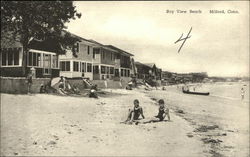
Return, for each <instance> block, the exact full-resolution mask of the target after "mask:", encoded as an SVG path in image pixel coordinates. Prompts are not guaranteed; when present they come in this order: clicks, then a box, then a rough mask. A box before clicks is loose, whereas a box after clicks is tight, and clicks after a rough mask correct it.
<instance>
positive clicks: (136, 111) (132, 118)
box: [125, 99, 145, 124]
mask: <svg viewBox="0 0 250 157" xmlns="http://www.w3.org/2000/svg"><path fill="white" fill-rule="evenodd" d="M140 116H142V118H143V119H144V118H145V117H144V115H143V110H142V107H141V106H139V100H137V99H135V100H134V108H133V109H129V114H128V118H127V120H126V121H125V123H129V124H132V123H133V122H138V120H139V117H140Z"/></svg>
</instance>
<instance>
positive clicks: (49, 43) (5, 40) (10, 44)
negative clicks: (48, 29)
mask: <svg viewBox="0 0 250 157" xmlns="http://www.w3.org/2000/svg"><path fill="white" fill-rule="evenodd" d="M11 36H13V34H12V33H11V32H8V33H6V34H4V35H2V36H1V48H20V47H23V45H22V43H21V42H20V41H19V40H20V38H19V37H18V36H17V37H16V39H14V38H11ZM28 48H29V49H35V50H42V51H49V52H56V53H61V52H58V50H60V49H61V45H60V44H59V43H56V42H55V41H54V40H45V41H39V40H36V39H33V40H32V41H31V42H30V43H29V45H28Z"/></svg>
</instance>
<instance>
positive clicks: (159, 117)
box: [143, 99, 170, 124]
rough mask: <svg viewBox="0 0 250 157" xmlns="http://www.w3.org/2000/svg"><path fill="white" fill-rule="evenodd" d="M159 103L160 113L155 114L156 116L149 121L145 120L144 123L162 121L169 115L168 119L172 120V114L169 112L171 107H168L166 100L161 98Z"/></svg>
mask: <svg viewBox="0 0 250 157" xmlns="http://www.w3.org/2000/svg"><path fill="white" fill-rule="evenodd" d="M158 103H159V111H158V115H157V116H155V117H154V118H152V119H151V120H149V121H144V122H143V123H144V124H145V123H152V122H160V121H163V120H164V119H165V117H166V116H167V117H168V121H170V114H169V109H168V108H167V107H166V105H165V102H164V100H163V99H160V100H159V101H158Z"/></svg>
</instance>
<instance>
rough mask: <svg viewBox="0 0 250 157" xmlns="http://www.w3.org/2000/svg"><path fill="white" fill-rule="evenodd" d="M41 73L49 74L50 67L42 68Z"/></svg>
mask: <svg viewBox="0 0 250 157" xmlns="http://www.w3.org/2000/svg"><path fill="white" fill-rule="evenodd" d="M43 74H45V75H49V74H51V69H50V68H44V71H43Z"/></svg>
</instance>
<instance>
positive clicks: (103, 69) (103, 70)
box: [101, 66, 105, 74]
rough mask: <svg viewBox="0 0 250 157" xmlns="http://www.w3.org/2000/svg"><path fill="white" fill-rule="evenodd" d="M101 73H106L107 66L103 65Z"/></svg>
mask: <svg viewBox="0 0 250 157" xmlns="http://www.w3.org/2000/svg"><path fill="white" fill-rule="evenodd" d="M101 73H102V74H105V66H101Z"/></svg>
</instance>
